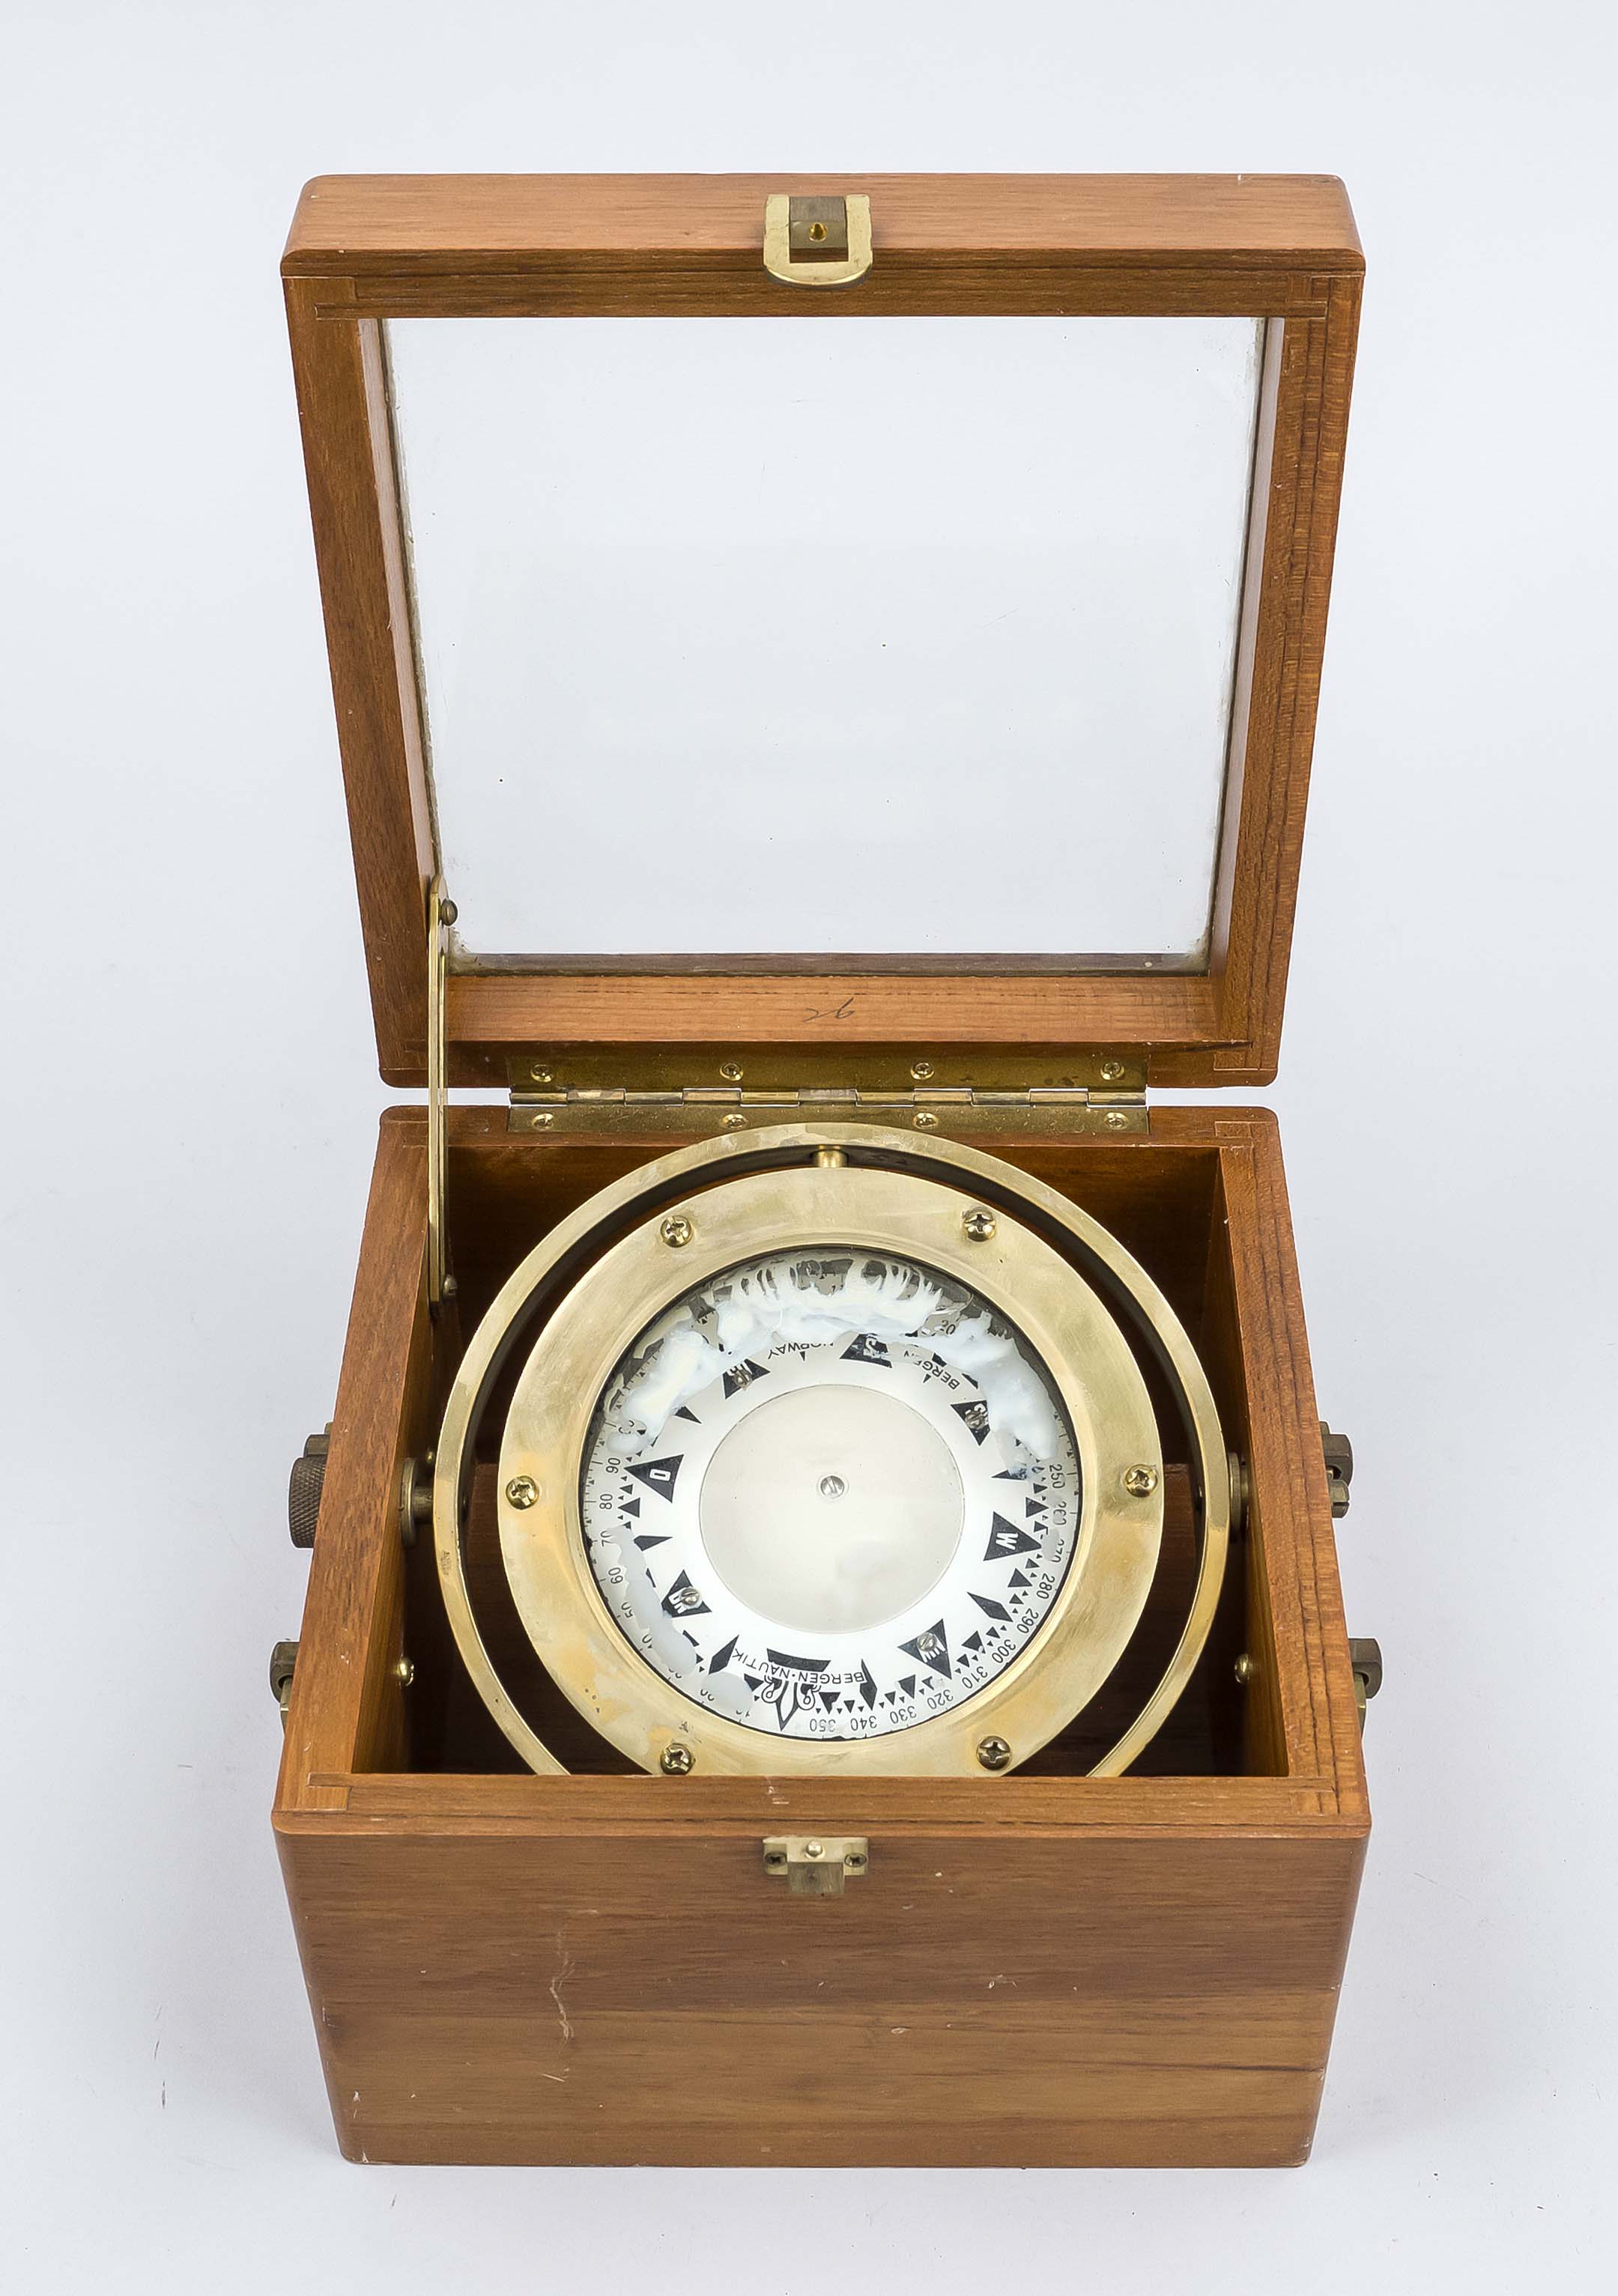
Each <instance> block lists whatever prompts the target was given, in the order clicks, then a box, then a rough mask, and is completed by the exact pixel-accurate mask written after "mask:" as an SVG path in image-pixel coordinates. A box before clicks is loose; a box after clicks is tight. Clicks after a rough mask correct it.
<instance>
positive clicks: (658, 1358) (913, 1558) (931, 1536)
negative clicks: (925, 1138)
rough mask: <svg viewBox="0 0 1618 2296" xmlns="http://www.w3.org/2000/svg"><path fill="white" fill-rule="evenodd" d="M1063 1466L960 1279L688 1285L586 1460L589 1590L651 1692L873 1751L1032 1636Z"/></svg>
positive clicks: (1062, 1549)
mask: <svg viewBox="0 0 1618 2296" xmlns="http://www.w3.org/2000/svg"><path fill="white" fill-rule="evenodd" d="M1080 1501H1081V1490H1080V1463H1079V1454H1078V1449H1077V1447H1076V1445H1075V1442H1074V1438H1073V1431H1072V1426H1071V1424H1070V1423H1069V1420H1068V1417H1067V1415H1066V1413H1065V1411H1064V1407H1063V1404H1062V1402H1061V1399H1060V1397H1059V1394H1058V1392H1057V1390H1056V1387H1055V1382H1053V1380H1052V1378H1051V1376H1050V1374H1049V1373H1048V1372H1047V1369H1046V1367H1045V1365H1043V1364H1042V1363H1041V1361H1040V1360H1039V1356H1038V1354H1037V1353H1036V1351H1035V1349H1033V1347H1032V1345H1031V1342H1030V1341H1029V1340H1028V1339H1027V1338H1026V1337H1025V1336H1024V1335H1023V1333H1019V1332H1018V1331H1017V1330H1016V1329H1015V1328H1014V1325H1013V1324H1011V1323H1010V1322H1009V1321H1008V1319H1007V1318H1006V1316H1004V1315H1003V1314H1002V1313H1000V1312H999V1311H998V1310H997V1309H995V1308H991V1307H990V1304H989V1302H988V1301H987V1300H984V1299H983V1298H982V1297H981V1296H980V1295H979V1294H977V1293H976V1292H973V1290H972V1289H971V1288H970V1287H969V1286H968V1285H966V1284H965V1283H962V1282H960V1281H958V1280H957V1279H956V1278H953V1277H949V1276H946V1275H941V1274H938V1273H935V1272H933V1271H932V1270H931V1269H929V1268H928V1267H925V1266H924V1265H922V1264H921V1263H920V1262H918V1261H916V1260H911V1259H904V1258H898V1257H894V1256H891V1255H889V1254H886V1253H880V1252H872V1251H864V1250H858V1249H854V1248H850V1247H840V1246H837V1245H835V1244H825V1245H821V1246H817V1247H815V1248H813V1249H809V1250H798V1251H780V1252H776V1253H774V1254H770V1255H768V1256H765V1257H762V1258H759V1259H752V1260H749V1261H747V1262H745V1263H743V1265H741V1266H739V1267H733V1268H731V1269H730V1270H728V1271H727V1272H726V1273H724V1274H721V1275H717V1276H714V1277H712V1278H710V1280H708V1281H706V1282H704V1283H700V1284H698V1285H696V1286H695V1287H694V1289H693V1290H692V1291H690V1292H687V1293H686V1295H685V1297H684V1298H682V1299H680V1300H678V1301H677V1302H676V1303H675V1304H674V1305H673V1306H672V1307H671V1308H668V1309H667V1310H666V1311H665V1312H664V1313H663V1314H661V1316H658V1317H657V1318H656V1319H655V1320H654V1321H653V1323H652V1324H650V1325H649V1326H648V1327H647V1329H646V1330H645V1332H644V1333H642V1334H641V1335H640V1337H639V1338H638V1339H637V1341H635V1343H634V1344H633V1345H632V1346H631V1347H630V1348H629V1349H628V1351H627V1352H626V1354H625V1355H624V1357H622V1359H621V1360H620V1363H619V1364H618V1365H617V1367H616V1369H615V1370H614V1372H613V1374H612V1377H611V1379H610V1380H609V1381H608V1382H607V1385H606V1388H605V1390H604V1392H603V1394H602V1397H601V1399H600V1402H599V1404H598V1406H597V1407H596V1410H595V1416H594V1419H593V1421H592V1423H591V1427H590V1431H589V1435H588V1439H587V1442H586V1445H585V1449H584V1457H583V1463H582V1469H581V1472H580V1477H579V1513H580V1518H581V1524H582V1529H583V1535H584V1543H585V1549H586V1554H587V1562H588V1567H589V1570H590V1573H591V1575H592V1577H593V1578H594V1580H595V1586H596V1587H597V1590H598V1591H599V1594H600V1595H601V1597H602V1600H603V1602H604V1604H605V1606H606V1609H607V1611H608V1613H609V1615H610V1616H611V1618H612V1620H613V1622H614V1624H615V1626H616V1627H617V1628H618V1630H619V1632H620V1634H621V1635H622V1636H623V1637H624V1639H625V1640H626V1641H627V1642H628V1644H629V1645H630V1647H631V1648H632V1649H633V1650H634V1651H635V1652H637V1655H638V1656H639V1657H640V1658H641V1659H642V1660H643V1661H645V1663H646V1664H647V1665H649V1666H650V1667H652V1668H653V1669H654V1670H655V1672H656V1673H657V1674H658V1675H660V1676H661V1677H662V1678H663V1680H664V1681H665V1682H666V1683H668V1684H669V1685H670V1686H671V1687H672V1688H674V1689H676V1690H678V1692H679V1693H681V1694H682V1695H683V1696H685V1697H686V1698H688V1699H690V1700H692V1701H693V1702H695V1703H697V1704H698V1705H700V1706H701V1707H702V1708H705V1709H706V1710H708V1711H709V1712H710V1713H711V1714H713V1715H715V1716H716V1717H719V1718H723V1719H725V1720H727V1721H730V1722H734V1723H739V1724H741V1725H743V1726H745V1727H747V1728H750V1729H752V1730H756V1731H761V1732H766V1733H768V1734H770V1735H771V1736H773V1737H777V1738H778V1737H783V1736H785V1737H791V1738H794V1739H809V1740H819V1741H848V1740H859V1739H875V1738H881V1737H883V1736H884V1735H886V1734H891V1733H896V1732H902V1731H905V1730H908V1729H909V1728H911V1727H913V1726H915V1725H916V1724H918V1723H923V1722H925V1721H928V1720H930V1719H932V1718H934V1717H935V1716H938V1715H940V1714H942V1713H945V1712H947V1711H949V1710H951V1709H953V1708H956V1707H959V1706H962V1705H964V1704H965V1703H966V1702H968V1701H969V1700H971V1699H972V1698H973V1697H974V1696H975V1695H976V1694H977V1693H979V1692H981V1691H982V1690H983V1689H985V1688H986V1687H987V1686H988V1685H990V1684H991V1683H993V1682H994V1681H995V1680H996V1679H997V1678H998V1677H999V1676H1000V1675H1001V1674H1002V1673H1003V1672H1004V1671H1005V1669H1006V1668H1007V1667H1008V1666H1009V1665H1010V1664H1011V1663H1012V1661H1014V1659H1015V1658H1017V1657H1018V1656H1019V1655H1020V1654H1021V1652H1023V1651H1025V1650H1026V1649H1028V1648H1029V1646H1030V1644H1032V1643H1033V1642H1034V1641H1035V1640H1036V1639H1037V1638H1038V1636H1039V1632H1040V1629H1041V1627H1042V1626H1043V1624H1044V1623H1045V1621H1046V1620H1047V1617H1048V1615H1049V1614H1050V1611H1051V1609H1052V1605H1053V1604H1054V1603H1055V1600H1056V1597H1057V1595H1058V1593H1059V1591H1060V1589H1061V1587H1062V1585H1063V1582H1064V1579H1065V1577H1066V1575H1067V1572H1068V1570H1069V1567H1070V1565H1071V1564H1072V1561H1073V1557H1074V1552H1075V1548H1076V1546H1077V1543H1078V1532H1079V1525H1080V1519H1081V1505H1080Z"/></svg>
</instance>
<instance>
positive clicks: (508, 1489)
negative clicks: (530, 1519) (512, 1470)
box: [505, 1475, 539, 1507]
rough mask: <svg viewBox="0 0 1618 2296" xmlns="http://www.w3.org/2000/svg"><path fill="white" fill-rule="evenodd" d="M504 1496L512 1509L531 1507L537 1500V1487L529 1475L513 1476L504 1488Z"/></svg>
mask: <svg viewBox="0 0 1618 2296" xmlns="http://www.w3.org/2000/svg"><path fill="white" fill-rule="evenodd" d="M505 1496H506V1497H507V1498H508V1499H509V1500H510V1501H511V1503H512V1505H513V1506H514V1507H531V1506H533V1505H535V1504H536V1502H537V1501H538V1497H539V1486H538V1483H537V1482H536V1481H535V1480H534V1479H533V1477H532V1476H531V1475H513V1477H512V1479H511V1480H510V1482H509V1483H507V1485H506V1486H505Z"/></svg>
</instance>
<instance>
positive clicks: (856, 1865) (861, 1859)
mask: <svg viewBox="0 0 1618 2296" xmlns="http://www.w3.org/2000/svg"><path fill="white" fill-rule="evenodd" d="M842 1862H843V1864H844V1865H845V1866H847V1867H848V1869H849V1871H850V1874H858V1872H859V1870H860V1868H861V1867H862V1866H864V1864H865V1862H866V1854H865V1851H864V1850H863V1849H850V1852H849V1854H848V1856H847V1857H845V1858H844V1859H843V1861H842Z"/></svg>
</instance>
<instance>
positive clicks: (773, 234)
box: [764, 192, 871, 287]
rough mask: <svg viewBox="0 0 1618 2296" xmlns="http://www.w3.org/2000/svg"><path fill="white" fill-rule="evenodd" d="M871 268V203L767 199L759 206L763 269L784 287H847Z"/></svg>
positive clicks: (853, 195)
mask: <svg viewBox="0 0 1618 2296" xmlns="http://www.w3.org/2000/svg"><path fill="white" fill-rule="evenodd" d="M870 267H871V202H870V200H869V198H868V197H867V196H866V193H863V192H850V193H849V194H848V195H847V197H846V198H843V197H831V198H828V197H825V195H823V194H807V193H806V194H797V195H793V194H789V193H785V192H775V193H771V194H770V196H769V198H768V199H767V200H766V201H765V202H764V268H765V269H766V271H768V274H769V275H770V277H771V278H772V279H778V280H780V282H781V283H782V285H783V286H785V287H851V286H852V285H853V284H854V283H855V281H856V280H857V279H863V278H864V277H865V275H866V272H867V271H868V270H869V269H870Z"/></svg>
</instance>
